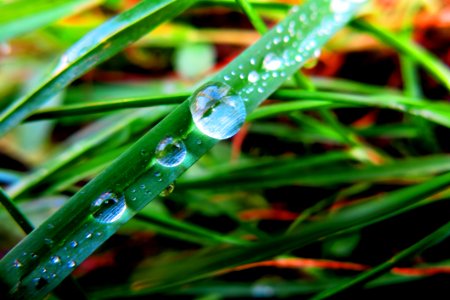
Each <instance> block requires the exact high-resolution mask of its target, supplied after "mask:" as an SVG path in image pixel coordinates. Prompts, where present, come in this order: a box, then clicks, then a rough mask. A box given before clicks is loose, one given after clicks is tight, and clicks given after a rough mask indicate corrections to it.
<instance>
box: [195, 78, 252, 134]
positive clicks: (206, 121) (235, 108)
mask: <svg viewBox="0 0 450 300" xmlns="http://www.w3.org/2000/svg"><path fill="white" fill-rule="evenodd" d="M189 107H190V110H191V114H192V118H193V120H194V123H195V125H196V126H197V128H198V129H199V130H200V131H201V132H203V133H204V134H206V135H208V136H210V137H213V138H215V139H218V140H223V139H227V138H229V137H232V136H233V135H235V134H236V133H237V132H238V131H239V129H240V128H241V126H242V125H243V124H244V121H245V117H246V115H247V113H246V110H245V106H244V101H243V100H242V98H241V97H240V96H239V95H237V94H236V92H235V91H234V90H233V89H232V88H231V87H230V86H229V85H227V84H224V83H220V82H210V83H207V84H205V85H203V86H202V87H201V88H200V89H198V90H197V91H196V92H195V93H194V95H193V96H192V97H191V99H190V106H189Z"/></svg>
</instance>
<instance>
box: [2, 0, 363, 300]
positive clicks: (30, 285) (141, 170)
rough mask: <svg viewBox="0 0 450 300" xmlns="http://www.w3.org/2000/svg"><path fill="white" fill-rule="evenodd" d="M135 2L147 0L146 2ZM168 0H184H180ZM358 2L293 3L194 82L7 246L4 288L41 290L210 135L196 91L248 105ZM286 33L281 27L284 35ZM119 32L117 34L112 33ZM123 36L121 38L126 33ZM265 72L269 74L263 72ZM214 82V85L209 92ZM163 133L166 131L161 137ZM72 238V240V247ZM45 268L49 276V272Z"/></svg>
mask: <svg viewBox="0 0 450 300" xmlns="http://www.w3.org/2000/svg"><path fill="white" fill-rule="evenodd" d="M142 3H143V4H142V5H148V3H149V2H147V1H146V2H142ZM176 3H185V5H186V2H181V1H177V2H176ZM180 5H181V4H180ZM360 5H361V3H356V2H352V3H350V4H349V5H348V7H347V10H345V11H342V10H339V11H335V10H333V9H331V8H332V6H330V1H329V0H318V1H317V0H314V1H312V0H311V1H307V2H305V3H304V4H303V5H302V6H301V7H295V8H294V9H293V10H292V13H291V14H290V15H289V16H288V17H287V18H286V19H285V20H284V21H282V22H281V23H280V24H279V25H277V26H276V28H274V29H272V30H271V31H269V32H268V33H267V34H265V35H264V36H263V37H262V38H261V39H260V40H259V41H258V42H256V43H255V44H254V45H253V46H251V47H250V48H248V49H247V50H246V51H244V52H243V53H242V54H241V55H240V56H239V57H237V58H236V59H235V60H234V61H232V62H231V63H230V64H229V65H227V66H226V67H225V68H224V69H223V70H222V71H221V72H219V73H218V74H217V75H216V76H214V77H213V78H212V79H211V83H209V84H206V85H204V86H202V87H200V88H199V90H197V91H196V92H195V93H194V94H193V95H192V96H191V99H188V101H185V102H183V103H182V104H181V105H179V106H178V107H177V108H176V109H175V110H174V111H172V113H170V114H169V115H168V116H167V117H166V118H165V119H164V120H162V121H161V122H160V123H159V124H158V125H157V126H155V127H154V128H153V129H152V130H150V131H149V132H148V133H147V134H145V135H144V136H143V137H142V138H141V139H140V140H139V141H137V142H136V143H135V144H134V145H133V146H132V147H130V148H129V149H128V150H127V151H126V152H125V153H123V154H122V155H121V156H120V157H119V158H118V159H116V160H115V161H114V163H112V164H111V165H110V166H109V168H107V169H106V170H105V171H104V172H102V173H101V174H99V175H98V176H97V177H96V178H95V179H93V180H92V181H90V182H89V183H88V184H87V185H85V186H84V187H83V188H82V189H81V190H80V191H79V192H78V193H77V194H75V195H74V196H73V197H72V198H71V199H70V200H69V201H68V203H67V204H66V205H64V206H63V207H62V208H61V209H60V210H59V211H58V212H57V213H55V214H54V215H53V216H52V217H50V218H49V219H48V220H47V221H46V222H45V223H44V224H42V225H41V226H40V227H39V228H37V229H36V230H35V231H33V232H32V233H31V234H30V235H29V236H28V237H26V238H25V239H24V240H23V241H22V242H21V243H20V244H19V245H17V246H16V247H15V248H13V249H12V250H11V251H10V252H9V253H8V254H7V255H6V256H5V257H4V258H3V259H2V260H1V261H0V276H1V281H3V282H4V283H5V284H6V285H7V286H8V287H9V293H10V294H11V295H14V297H19V298H20V297H25V298H27V297H28V298H42V297H43V296H45V295H46V294H47V293H49V292H50V291H51V290H52V289H53V288H55V287H56V286H57V285H58V284H59V282H60V281H61V280H62V279H63V278H65V277H66V276H67V275H69V274H70V273H71V272H72V270H73V269H74V267H75V266H76V265H77V264H79V263H81V262H82V261H84V260H85V259H86V258H87V257H88V256H89V255H90V254H91V253H92V252H93V251H94V250H95V249H97V248H98V247H99V246H100V245H101V244H102V243H103V242H105V241H106V240H107V239H108V238H109V237H110V236H111V235H112V234H114V233H115V232H116V231H117V230H118V228H119V227H120V226H121V225H123V224H124V223H125V222H127V221H128V220H129V219H130V218H131V217H133V216H134V215H135V214H136V213H137V212H138V211H140V210H141V209H142V208H143V207H145V206H146V205H147V204H148V203H149V202H150V201H151V200H152V199H154V198H155V197H156V196H157V195H158V194H159V193H160V192H161V191H162V190H164V189H165V188H166V187H167V186H168V185H169V184H171V183H172V182H173V181H174V180H175V179H177V178H178V177H179V176H180V175H181V174H182V173H184V172H185V171H186V170H187V169H188V168H189V167H190V166H191V165H192V164H193V163H194V162H195V161H196V160H198V159H199V158H200V157H201V156H202V155H204V154H205V153H206V152H207V151H208V150H209V149H210V148H211V147H212V146H213V145H215V144H216V143H217V142H218V139H217V138H218V137H217V136H216V135H215V134H216V133H217V132H215V131H209V130H207V129H206V128H205V127H202V129H201V130H200V129H199V127H198V126H200V125H199V123H197V125H196V124H195V123H193V115H192V114H191V110H190V101H191V100H192V101H193V103H194V104H198V105H200V103H197V102H196V101H200V102H201V99H202V97H204V96H209V97H216V96H215V93H219V94H220V96H219V97H220V98H221V99H222V97H224V95H223V94H222V92H224V91H225V93H229V92H231V90H230V89H228V88H225V87H226V86H232V87H233V89H234V93H231V94H230V95H229V97H231V99H234V100H236V101H238V104H239V105H241V106H245V108H244V110H246V111H247V112H250V111H252V110H254V109H255V108H256V107H257V106H258V105H259V104H260V103H261V102H262V101H264V99H266V98H267V97H268V96H269V95H271V94H272V93H273V92H274V91H275V90H276V89H278V88H279V86H280V85H281V84H282V83H283V82H284V81H285V79H286V78H287V77H288V76H291V75H292V74H293V73H294V72H296V71H297V70H298V68H299V67H300V66H302V64H303V63H304V62H305V61H306V60H307V59H308V58H309V57H311V56H312V55H313V54H314V52H315V51H316V50H317V49H319V48H320V47H322V46H323V44H324V43H325V42H326V41H327V40H328V39H329V38H330V37H331V36H332V35H333V34H334V33H335V32H336V31H337V30H339V29H340V28H341V27H342V26H344V24H345V23H346V22H348V20H349V19H350V18H351V17H352V16H353V14H354V13H355V11H356V10H357V9H358V8H359V6H360ZM159 12H161V11H159ZM160 17H162V16H160ZM303 19H305V21H304V22H303V21H301V20H303ZM280 31H281V32H280ZM136 35H137V34H135V35H134V36H136ZM286 35H289V38H288V39H287V41H286V39H285V36H286ZM119 40H120V38H119V39H116V40H114V41H119ZM126 40H127V41H129V40H130V39H129V37H128V38H127V39H126ZM281 41H283V42H281ZM268 45H270V47H268ZM252 72H256V73H257V75H258V77H259V78H260V79H261V80H256V81H255V80H253V79H252V78H253V77H252V76H250V80H243V79H245V78H246V76H247V77H248V75H249V74H250V73H252ZM252 74H254V73H252ZM274 74H276V76H275V75H274ZM242 77H243V78H242ZM269 78H271V80H270V81H269V80H267V79H269ZM215 87H217V89H218V90H219V91H217V92H216V88H215ZM210 93H211V95H210ZM236 97H238V98H236ZM224 98H225V99H230V98H228V97H224ZM219 104H222V103H219ZM236 105H237V104H236ZM240 112H242V111H240ZM244 113H245V112H244ZM211 114H212V115H213V116H214V114H213V112H212V111H211V110H208V111H206V112H205V113H204V115H202V117H203V118H207V117H209V116H210V115H211ZM226 116H227V117H228V118H229V119H227V120H226V121H228V122H232V123H233V122H236V121H237V120H236V118H237V117H238V115H236V114H231V115H228V114H226ZM239 117H242V115H239ZM202 121H203V120H202ZM213 123H214V124H213V125H219V126H220V127H221V128H222V126H223V125H224V123H223V122H222V120H220V119H216V120H214V122H213ZM9 125H11V124H9ZM205 126H206V125H205ZM237 128H238V127H237ZM234 133H235V132H234ZM226 137H228V136H227V135H226V134H225V133H224V135H223V136H220V138H222V139H223V138H226ZM168 138H170V139H169V140H167V139H168ZM171 139H172V140H171ZM181 142H182V143H183V144H184V147H185V149H186V152H184V151H181V152H182V153H183V156H179V154H178V153H179V151H177V152H176V154H177V155H176V156H175V158H177V161H176V163H171V164H170V165H169V161H166V160H165V159H169V158H170V162H172V159H173V158H174V157H172V156H171V153H173V152H172V151H175V150H176V149H183V147H182V146H181ZM177 143H178V144H177ZM161 145H163V146H161ZM169 145H170V147H169ZM167 147H168V149H167V150H166V148H167ZM162 159H164V162H163V161H162ZM46 239H47V240H48V239H50V240H52V241H53V246H52V247H49V245H48V244H46V243H45V242H44V240H46ZM72 245H76V247H79V248H78V249H77V250H76V251H75V250H73V247H72ZM25 249H26V250H25ZM24 252H26V253H34V254H35V255H37V258H38V259H36V257H35V256H29V255H25V256H24V255H23V253H24ZM54 257H58V258H59V259H58V260H57V263H55V260H54V259H52V258H54ZM17 259H20V260H21V264H22V265H23V268H15V267H14V263H13V262H14V261H15V260H17ZM60 264H62V265H60ZM42 268H45V270H47V272H46V273H45V274H43V273H42V272H41V270H42ZM47 274H56V276H55V277H54V278H53V276H51V275H47ZM49 276H51V277H49Z"/></svg>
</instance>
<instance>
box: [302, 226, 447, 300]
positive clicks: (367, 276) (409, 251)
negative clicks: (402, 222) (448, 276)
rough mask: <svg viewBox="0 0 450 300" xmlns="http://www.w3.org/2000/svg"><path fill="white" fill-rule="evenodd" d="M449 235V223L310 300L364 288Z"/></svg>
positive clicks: (319, 299) (318, 299) (320, 299)
mask: <svg viewBox="0 0 450 300" xmlns="http://www.w3.org/2000/svg"><path fill="white" fill-rule="evenodd" d="M449 235H450V222H448V223H447V224H445V225H443V226H442V227H440V228H439V229H437V230H436V231H434V232H433V233H431V234H430V235H428V236H426V237H425V238H423V239H422V240H420V241H418V242H417V243H415V244H414V245H412V246H410V247H408V248H406V249H404V250H402V251H400V252H399V253H398V254H396V255H394V256H393V257H391V258H390V259H389V260H387V261H385V262H384V263H382V264H380V265H378V266H377V267H375V268H373V269H371V270H369V271H366V272H364V273H362V274H361V275H358V276H356V277H355V278H354V279H352V280H350V281H348V282H345V283H343V284H340V285H338V286H337V287H334V288H331V289H327V290H325V291H323V292H321V293H319V294H317V295H316V296H314V297H312V298H311V300H322V299H327V298H330V297H335V296H338V295H342V294H346V293H349V292H351V290H353V289H355V288H359V287H362V286H364V285H365V284H366V283H368V282H369V281H372V280H373V279H375V278H377V277H379V276H381V275H383V274H384V273H386V272H388V271H389V270H390V269H392V268H393V267H395V266H396V265H397V264H398V263H399V262H401V261H404V260H405V259H407V258H410V257H412V256H414V255H417V254H419V253H420V252H422V251H424V250H425V249H427V248H430V247H433V246H435V245H437V244H439V243H440V242H442V241H444V240H445V239H446V238H448V236H449Z"/></svg>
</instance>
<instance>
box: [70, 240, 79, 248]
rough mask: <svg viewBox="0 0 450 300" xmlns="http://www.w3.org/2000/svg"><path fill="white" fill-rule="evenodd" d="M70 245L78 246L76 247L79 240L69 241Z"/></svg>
mask: <svg viewBox="0 0 450 300" xmlns="http://www.w3.org/2000/svg"><path fill="white" fill-rule="evenodd" d="M69 245H70V247H72V248H76V247H78V242H77V241H71V242H70V243H69Z"/></svg>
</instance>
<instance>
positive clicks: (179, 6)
mask: <svg viewBox="0 0 450 300" xmlns="http://www.w3.org/2000/svg"><path fill="white" fill-rule="evenodd" d="M193 2H194V0H179V1H176V0H158V1H155V0H147V1H143V2H140V3H139V4H137V5H136V6H135V7H133V8H132V9H130V10H128V11H125V12H124V13H122V14H120V15H118V16H116V17H115V18H113V19H111V20H109V21H108V22H106V23H104V24H103V25H101V26H100V27H98V28H96V29H95V30H93V31H91V32H90V33H89V34H87V35H86V36H85V37H84V38H82V39H81V40H80V41H79V42H78V43H76V44H75V45H74V46H72V48H70V49H69V50H68V51H67V52H66V53H65V54H64V55H63V56H62V57H61V59H60V61H59V62H58V65H57V67H56V68H55V69H54V71H53V72H52V74H51V75H50V76H49V77H48V78H47V79H46V80H45V81H44V82H42V84H41V85H40V86H39V87H38V88H37V89H35V90H34V91H32V92H31V93H30V94H28V95H26V96H24V97H22V98H20V99H18V100H16V101H14V102H13V103H12V104H11V105H10V106H9V107H8V108H7V109H6V110H5V111H3V112H2V113H1V114H0V137H1V136H3V135H4V134H5V133H6V132H8V131H9V130H10V129H11V128H13V127H14V126H16V125H17V124H19V123H20V122H21V121H22V120H23V119H25V118H26V116H28V115H29V114H30V113H31V112H32V111H33V110H35V109H36V108H38V107H39V106H40V105H41V104H43V103H45V102H46V101H47V100H48V99H50V98H51V96H52V95H54V94H56V93H58V92H59V91H60V90H62V89H63V88H64V87H65V86H67V85H68V84H69V83H71V82H72V81H73V80H75V79H76V78H78V77H79V76H81V75H82V74H84V73H85V72H87V71H88V70H89V69H91V68H92V67H94V66H96V65H98V64H99V63H101V62H103V61H105V60H106V59H108V58H110V57H111V56H113V55H114V54H116V53H118V52H119V51H121V50H122V49H123V48H125V47H126V46H127V45H129V44H130V43H132V42H134V41H136V40H137V39H139V38H140V37H141V36H143V35H144V34H146V33H148V32H149V31H151V30H152V29H153V28H155V27H156V26H158V25H159V24H161V23H162V22H164V21H167V20H170V19H171V18H173V17H174V16H176V15H178V14H180V13H181V12H182V11H184V10H185V9H186V8H188V7H189V6H190V5H191V4H193Z"/></svg>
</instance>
